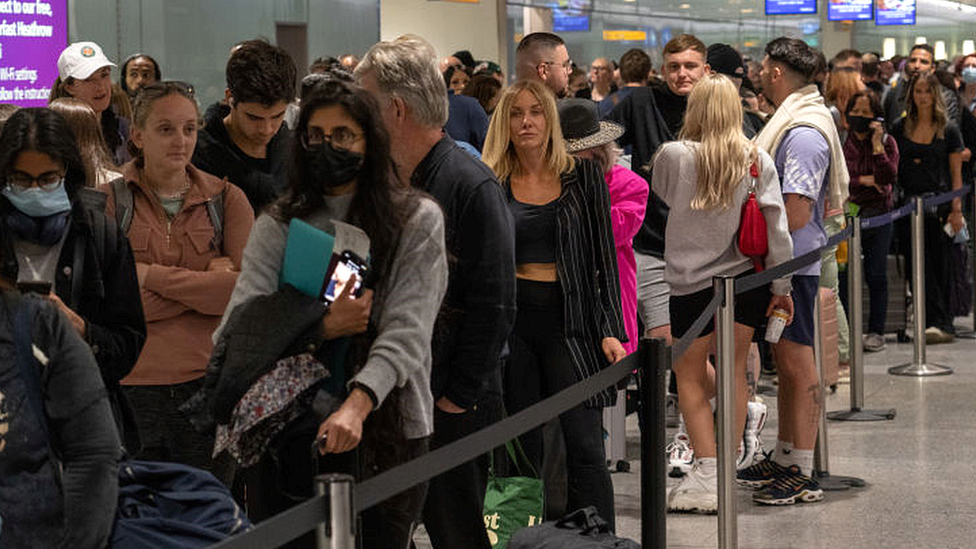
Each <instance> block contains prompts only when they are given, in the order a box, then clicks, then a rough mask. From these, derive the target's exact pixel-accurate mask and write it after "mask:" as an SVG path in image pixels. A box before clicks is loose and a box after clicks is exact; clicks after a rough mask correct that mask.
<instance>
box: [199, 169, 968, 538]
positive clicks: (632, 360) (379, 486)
mask: <svg viewBox="0 0 976 549" xmlns="http://www.w3.org/2000/svg"><path fill="white" fill-rule="evenodd" d="M968 192H969V186H966V187H963V188H961V189H958V190H956V191H953V192H950V193H945V194H941V195H936V196H932V197H928V198H926V199H925V200H924V205H925V207H926V208H928V207H933V206H938V205H940V204H944V203H946V202H949V201H951V200H953V199H954V198H957V197H961V196H963V195H965V194H966V193H968ZM914 208H915V205H913V204H909V205H906V206H903V207H901V208H898V209H896V210H893V211H891V212H887V213H885V214H882V215H879V216H875V217H870V218H866V219H861V220H860V226H861V228H874V227H880V226H882V225H886V224H889V223H893V222H894V221H895V220H897V219H900V218H902V217H905V216H906V215H909V214H910V213H912V211H914ZM851 231H852V226H851V225H848V226H847V227H846V228H845V229H844V230H843V231H841V232H840V233H838V234H836V235H834V236H832V237H830V238H829V239H828V240H827V243H826V244H824V246H822V247H820V248H818V249H816V250H813V251H810V252H807V253H806V254H803V255H802V256H799V257H796V258H794V259H791V260H790V261H786V262H784V263H781V264H779V265H776V266H774V267H770V268H769V269H767V270H765V271H763V272H761V273H756V274H753V275H749V276H746V277H742V278H739V279H736V280H735V281H734V294H741V293H744V292H747V291H749V290H752V289H755V288H758V287H760V286H762V285H764V284H767V283H769V282H772V281H773V280H775V279H777V278H781V277H783V276H785V275H788V274H790V273H793V272H795V271H797V270H799V269H801V268H803V267H806V266H807V265H810V264H812V263H814V262H816V261H818V260H819V259H820V256H821V253H822V252H823V250H825V249H827V248H831V247H833V246H836V245H837V244H838V243H840V242H841V241H843V240H845V239H847V238H848V237H849V236H850V234H851ZM724 301H725V300H724V296H723V293H722V292H716V293H715V296H714V297H713V298H712V300H711V301H710V302H709V303H708V305H707V306H706V307H705V310H704V311H703V312H702V313H701V315H700V316H699V317H698V318H697V319H696V320H695V322H694V323H693V324H692V326H691V328H690V329H689V330H688V333H686V334H685V335H684V336H683V337H682V338H681V339H679V340H677V341H675V342H674V344H673V346H672V348H671V353H670V354H671V356H672V360H675V359H677V357H679V356H681V355H682V354H683V353H684V352H685V351H686V350H687V349H688V346H689V345H691V342H692V341H694V339H695V338H697V337H698V335H699V334H701V332H702V330H704V328H705V325H706V324H707V323H708V321H709V319H711V318H712V317H713V316H714V315H715V313H716V311H718V309H719V307H721V306H722V305H723V303H724ZM644 342H647V343H648V344H650V343H656V342H651V341H650V340H643V341H642V345H641V348H640V349H639V350H638V352H636V353H633V354H631V355H629V356H628V357H627V358H625V359H624V360H622V361H620V362H618V363H616V364H614V365H612V366H609V367H607V368H605V369H604V370H602V371H601V372H600V373H598V374H596V375H594V376H591V377H588V378H586V379H584V380H582V381H580V382H578V383H576V384H574V385H572V386H570V387H568V388H566V389H564V390H562V391H560V392H558V393H556V394H555V395H552V396H551V397H549V398H547V399H545V400H543V401H541V402H538V403H536V404H534V405H532V406H530V407H528V408H526V409H525V410H522V411H521V412H518V413H517V414H514V415H512V416H509V417H508V418H506V419H503V420H502V421H499V422H497V423H495V424H493V425H490V426H488V427H486V428H484V429H482V430H480V431H478V432H476V433H472V434H470V435H468V436H466V437H464V438H462V439H460V440H457V441H455V442H452V443H451V444H448V445H446V446H443V447H441V448H438V449H437V450H434V451H432V452H430V453H428V454H425V455H423V456H421V457H419V458H417V459H414V460H412V461H409V462H407V463H404V464H402V465H399V466H397V467H394V468H393V469H390V470H388V471H385V472H383V473H380V474H379V475H377V476H375V477H373V478H370V479H368V480H366V481H364V482H362V483H360V484H358V485H356V486H355V488H354V493H353V495H352V497H351V498H347V500H348V499H351V501H352V503H351V506H352V511H353V512H354V513H359V512H361V511H363V510H365V509H369V508H370V507H372V506H374V505H376V504H378V503H380V502H382V501H385V500H387V499H389V498H390V497H392V496H395V495H397V494H399V493H401V492H403V491H404V490H407V489H408V488H411V487H413V486H415V485H417V484H420V483H421V482H425V481H427V480H430V479H431V478H433V477H435V476H437V475H440V474H441V473H444V472H446V471H449V470H451V469H453V468H454V467H457V466H458V465H461V464H462V463H465V462H467V461H470V460H471V459H474V458H475V457H477V456H479V455H481V454H484V453H485V452H489V451H491V450H492V449H494V448H496V447H499V446H501V445H503V444H505V443H506V442H508V441H509V440H511V439H513V438H515V437H517V436H519V435H521V434H523V433H525V432H527V431H530V430H532V429H534V428H536V427H538V426H539V425H542V424H543V423H545V422H546V421H549V420H550V419H552V418H554V417H556V416H558V415H559V414H561V413H563V412H565V411H567V410H569V409H570V408H573V407H574V406H577V405H579V404H580V403H582V402H583V401H585V400H586V399H588V398H590V397H591V396H593V395H594V394H596V393H598V392H600V391H602V390H604V389H606V388H608V387H611V386H613V385H615V384H616V383H617V382H619V381H620V380H621V379H623V378H624V377H626V376H627V375H629V374H630V373H631V372H632V371H634V370H635V369H638V367H644V366H645V363H646V362H654V357H652V358H651V360H650V361H647V360H645V357H644V354H645V353H649V352H650V350H649V349H650V348H654V349H657V347H655V346H653V345H644V344H643V343H644ZM652 354H656V355H657V356H658V357H663V356H666V354H662V353H660V352H658V353H652ZM656 366H657V367H658V368H663V367H664V365H656ZM720 375H721V374H720ZM647 390H648V388H646V387H645V388H643V389H642V391H645V392H646V391H647ZM658 415H659V414H658ZM657 419H659V420H661V421H663V419H664V418H663V417H660V418H657ZM662 452H663V448H661V452H658V453H662ZM662 455H663V454H662ZM645 465H646V464H645ZM342 480H343V482H348V480H346V479H342ZM317 492H318V493H319V494H320V495H317V496H315V497H313V498H311V499H309V500H308V501H305V502H303V503H301V504H299V505H296V506H295V507H293V508H291V509H289V510H287V511H285V512H283V513H280V514H278V515H276V516H274V517H272V518H270V519H268V520H266V521H264V522H262V523H261V524H259V525H258V526H257V527H255V528H253V529H252V530H250V531H248V532H246V533H243V534H241V535H239V536H236V537H234V538H231V539H228V540H225V541H222V542H220V543H218V544H215V545H213V546H212V547H213V548H215V549H245V548H247V549H250V548H254V549H266V548H269V547H277V546H280V545H283V544H285V543H288V542H289V541H292V540H294V539H296V538H298V537H299V536H301V535H303V534H305V533H306V532H310V531H312V530H314V529H316V528H318V527H319V525H320V524H322V523H323V522H326V521H327V520H329V519H328V517H329V516H330V513H331V511H330V505H329V501H330V499H329V495H328V494H326V495H322V490H320V489H319V487H317ZM332 499H333V500H335V499H336V498H335V497H333V498H332ZM653 511H654V512H655V513H657V512H660V513H662V514H663V513H664V512H665V509H663V508H661V509H655V510H653ZM332 514H333V515H334V513H332ZM642 514H644V515H645V516H647V510H644V512H642ZM319 530H322V529H321V528H319ZM720 537H722V538H724V537H725V536H720ZM727 541H729V540H724V541H723V544H724V543H726V542H727ZM733 543H734V542H733ZM320 546H322V545H321V543H320Z"/></svg>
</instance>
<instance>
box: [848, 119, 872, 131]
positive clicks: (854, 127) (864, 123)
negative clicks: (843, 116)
mask: <svg viewBox="0 0 976 549" xmlns="http://www.w3.org/2000/svg"><path fill="white" fill-rule="evenodd" d="M872 120H874V119H873V118H868V117H866V116H848V117H847V126H848V127H849V128H850V129H851V131H852V132H854V133H864V132H866V131H868V129H870V128H869V127H870V125H871V121H872Z"/></svg>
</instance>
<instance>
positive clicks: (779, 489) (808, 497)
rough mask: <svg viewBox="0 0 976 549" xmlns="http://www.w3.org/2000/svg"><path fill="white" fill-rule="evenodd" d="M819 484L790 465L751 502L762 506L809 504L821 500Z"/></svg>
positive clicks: (821, 491) (755, 495) (757, 493)
mask: <svg viewBox="0 0 976 549" xmlns="http://www.w3.org/2000/svg"><path fill="white" fill-rule="evenodd" d="M823 497H824V496H823V490H821V489H820V484H819V483H818V482H817V481H816V480H814V479H812V478H810V477H808V476H806V475H804V474H803V473H801V472H800V468H799V467H797V466H796V465H790V466H789V468H787V469H784V470H783V473H782V474H780V476H779V477H778V478H777V479H776V480H774V481H773V482H772V483H771V484H769V486H766V487H765V488H763V489H762V490H760V491H758V492H756V493H755V494H753V495H752V501H755V502H756V503H761V504H763V505H794V504H796V502H797V501H800V502H803V503H810V502H814V501H820V500H822V499H823Z"/></svg>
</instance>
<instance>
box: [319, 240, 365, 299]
mask: <svg viewBox="0 0 976 549" xmlns="http://www.w3.org/2000/svg"><path fill="white" fill-rule="evenodd" d="M365 274H366V266H365V265H363V263H362V262H360V261H359V259H358V258H356V257H354V256H353V255H352V254H349V253H344V254H342V258H341V259H340V260H339V261H338V262H337V263H336V266H335V269H333V270H332V276H331V277H330V278H329V280H328V282H327V283H326V285H325V289H324V290H323V291H322V300H323V301H324V302H325V303H327V304H328V303H332V302H333V301H335V298H336V296H337V295H339V294H341V293H342V290H343V289H344V288H345V287H346V284H347V283H349V281H350V280H352V277H353V275H355V276H356V285H355V286H354V287H353V289H352V293H353V295H356V296H358V295H359V292H360V289H361V288H362V285H363V278H364V277H365Z"/></svg>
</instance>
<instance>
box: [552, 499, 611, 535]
mask: <svg viewBox="0 0 976 549" xmlns="http://www.w3.org/2000/svg"><path fill="white" fill-rule="evenodd" d="M556 527H557V528H579V529H580V530H581V531H582V532H581V533H583V534H587V533H589V532H592V531H594V530H596V531H597V532H609V531H610V525H608V524H607V521H605V520H603V518H602V517H601V516H600V515H599V514H598V513H597V512H596V507H593V506H592V505H590V506H589V507H584V508H582V509H577V510H576V511H573V512H572V513H570V514H568V515H566V516H565V517H563V518H561V519H559V520H557V521H556Z"/></svg>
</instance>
